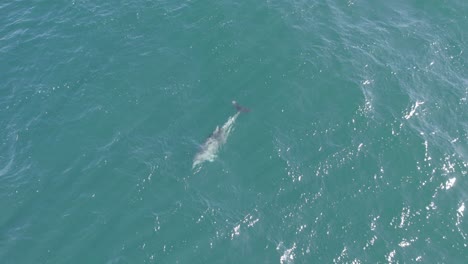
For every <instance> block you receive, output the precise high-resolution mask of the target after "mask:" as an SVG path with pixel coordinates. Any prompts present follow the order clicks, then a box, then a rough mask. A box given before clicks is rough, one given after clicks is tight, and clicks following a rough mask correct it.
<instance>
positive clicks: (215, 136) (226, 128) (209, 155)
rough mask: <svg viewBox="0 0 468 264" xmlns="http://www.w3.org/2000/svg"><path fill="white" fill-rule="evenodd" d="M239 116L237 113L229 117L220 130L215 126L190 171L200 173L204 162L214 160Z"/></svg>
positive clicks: (194, 159)
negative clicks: (193, 170)
mask: <svg viewBox="0 0 468 264" xmlns="http://www.w3.org/2000/svg"><path fill="white" fill-rule="evenodd" d="M239 114H240V112H237V113H236V114H235V115H233V116H230V117H229V118H228V120H227V121H226V123H224V125H223V126H222V127H221V128H220V127H218V126H217V127H216V129H215V130H214V131H213V133H211V135H210V136H209V137H208V138H207V139H206V141H205V143H203V145H202V146H201V148H200V151H199V152H198V153H197V154H196V155H195V157H194V158H193V165H192V169H195V170H196V171H195V172H199V171H200V169H201V167H202V164H203V163H204V162H205V161H209V162H213V161H214V160H215V159H216V157H217V154H218V151H219V149H220V148H221V147H222V146H223V145H224V144H225V143H226V141H227V139H228V137H229V134H230V133H231V131H232V129H233V127H234V124H235V122H236V119H237V117H238V116H239Z"/></svg>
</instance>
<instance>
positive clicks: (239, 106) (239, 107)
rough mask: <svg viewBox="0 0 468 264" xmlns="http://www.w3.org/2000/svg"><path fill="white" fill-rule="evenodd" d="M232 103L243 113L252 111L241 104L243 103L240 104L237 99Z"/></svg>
mask: <svg viewBox="0 0 468 264" xmlns="http://www.w3.org/2000/svg"><path fill="white" fill-rule="evenodd" d="M232 105H233V106H234V107H235V108H236V110H237V111H238V112H241V113H248V112H250V109H249V108H247V107H243V106H241V105H240V104H238V103H237V102H236V101H232Z"/></svg>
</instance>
